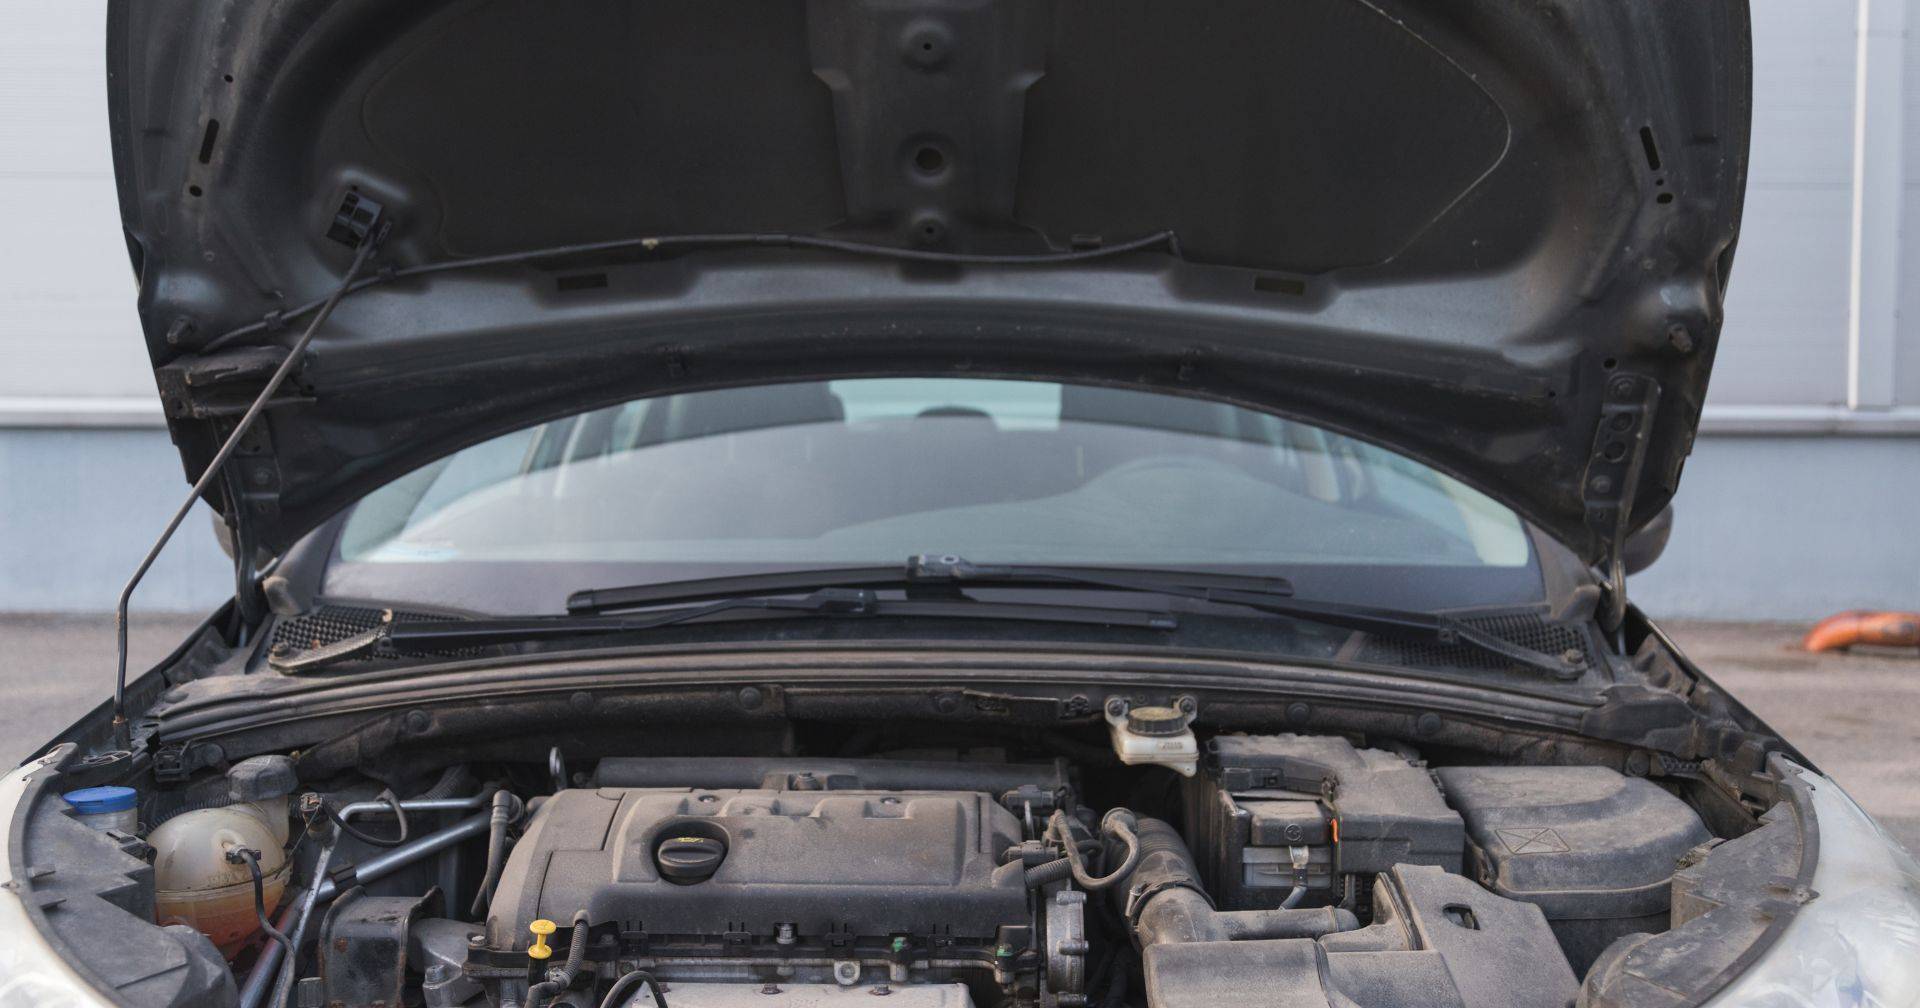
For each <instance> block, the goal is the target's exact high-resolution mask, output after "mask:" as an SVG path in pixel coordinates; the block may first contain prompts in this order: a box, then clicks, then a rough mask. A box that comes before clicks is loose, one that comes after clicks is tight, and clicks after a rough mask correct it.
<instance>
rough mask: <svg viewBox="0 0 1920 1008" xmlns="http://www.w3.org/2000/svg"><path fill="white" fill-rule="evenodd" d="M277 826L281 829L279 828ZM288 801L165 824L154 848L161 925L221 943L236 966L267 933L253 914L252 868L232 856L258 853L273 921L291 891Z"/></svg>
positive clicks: (197, 813) (200, 812) (187, 815)
mask: <svg viewBox="0 0 1920 1008" xmlns="http://www.w3.org/2000/svg"><path fill="white" fill-rule="evenodd" d="M276 820H277V821H276ZM286 836H287V815H286V799H285V798H277V799H268V800H265V801H259V802H241V803H239V804H235V805H225V806H222V807H220V808H206V809H195V810H194V811H192V812H182V813H181V814H179V815H177V816H174V817H173V818H171V819H168V820H167V821H166V822H163V823H161V824H160V825H159V826H158V827H156V828H155V829H154V831H153V832H152V833H151V834H149V835H148V837H147V842H148V843H149V844H152V845H153V852H154V858H153V879H154V888H155V890H156V891H155V893H154V907H155V912H154V916H155V918H156V919H157V920H158V921H159V922H160V923H161V924H176V923H177V924H186V925H188V926H189V927H192V928H193V929H195V930H197V931H199V932H200V933H201V934H204V935H206V936H207V937H208V938H211V939H212V940H213V943H214V945H216V946H218V947H219V949H220V951H221V953H222V954H224V955H226V956H227V957H229V958H231V957H232V956H233V955H234V954H235V953H236V952H238V951H239V950H240V948H241V947H242V946H243V945H245V944H246V943H247V941H248V939H250V938H252V937H253V936H254V935H256V934H258V933H259V931H260V918H259V916H258V914H256V913H255V912H254V906H253V876H252V874H251V873H249V872H248V871H247V865H246V862H245V861H241V862H240V863H237V864H236V863H234V862H231V861H228V860H227V854H228V852H230V851H235V850H238V849H240V848H243V847H244V848H247V849H249V850H254V851H258V852H259V854H260V874H261V875H262V876H263V881H264V883H265V884H264V885H263V886H262V890H263V893H262V895H263V898H264V900H265V902H266V907H267V912H268V913H269V914H271V913H272V912H273V909H274V907H275V906H276V905H278V904H279V902H280V895H281V893H282V892H284V891H285V889H286V887H287V874H288V871H289V866H288V864H287V860H286V854H285V852H284V851H283V850H282V846H281V845H282V844H284V843H285V842H286Z"/></svg>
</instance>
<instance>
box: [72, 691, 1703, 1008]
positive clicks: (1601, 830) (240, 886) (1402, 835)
mask: <svg viewBox="0 0 1920 1008" xmlns="http://www.w3.org/2000/svg"><path fill="white" fill-rule="evenodd" d="M1157 710H1158V711H1160V712H1161V713H1159V714H1156V715H1154V716H1155V717H1161V716H1165V717H1170V718H1171V719H1173V720H1175V721H1177V722H1179V725H1178V727H1181V728H1182V729H1183V730H1184V725H1185V722H1186V716H1185V715H1184V714H1183V713H1182V712H1181V711H1179V710H1178V709H1176V708H1159V709H1157ZM1113 720H1114V731H1115V732H1116V733H1119V732H1124V731H1128V730H1130V729H1129V728H1127V725H1128V724H1130V723H1131V722H1130V721H1129V720H1128V719H1127V718H1124V717H1123V718H1117V719H1113ZM1134 720H1141V719H1134ZM1147 720H1151V719H1147ZM1149 727H1156V726H1154V725H1149ZM1145 737H1147V738H1149V739H1151V740H1153V741H1154V745H1153V746H1138V745H1133V744H1132V743H1134V742H1137V740H1134V739H1116V740H1115V746H1114V755H1113V758H1112V759H1111V760H1107V761H1101V760H1099V759H1097V758H1095V757H1093V756H1090V754H1089V753H1088V752H1087V751H1086V749H1084V748H1081V749H1079V750H1077V755H1078V757H1081V758H1077V759H1075V760H1073V761H1071V762H1070V761H1068V760H1067V759H1063V758H1056V759H1054V760H1053V761H1051V762H1040V761H1037V760H1035V759H1034V758H1033V757H1029V761H1027V762H1020V761H1010V760H1008V759H1007V758H1006V754H1005V752H1004V751H992V750H989V751H988V752H987V753H985V754H984V758H980V757H976V758H973V759H959V758H950V759H944V760H939V761H934V760H924V759H916V758H872V759H829V758H819V757H733V758H700V759H692V758H662V757H644V758H639V757H634V758H629V757H604V758H601V759H599V760H597V761H594V762H592V763H590V764H587V765H586V766H583V767H580V768H579V772H573V773H569V772H567V771H568V770H569V768H568V767H567V766H566V765H565V763H564V761H561V760H559V759H558V758H557V756H556V758H555V759H554V760H553V765H552V766H551V767H550V768H548V773H547V774H546V775H545V776H546V778H547V780H549V781H551V783H552V785H553V786H552V787H540V786H538V785H537V784H531V785H530V783H529V782H530V781H531V780H534V779H537V777H538V774H537V772H535V771H534V770H533V768H530V767H528V766H526V765H524V764H522V765H519V766H518V767H513V766H496V767H494V768H492V769H491V770H490V771H489V773H488V776H485V777H483V776H481V775H480V774H478V773H474V772H472V768H470V767H455V768H448V769H447V770H446V772H445V774H444V775H443V776H442V779H441V781H440V782H439V783H438V784H436V786H435V787H434V788H433V789H430V790H429V793H427V794H423V795H421V796H419V797H417V798H413V799H400V798H397V797H395V796H393V795H392V794H391V793H388V794H385V795H381V796H372V797H369V796H368V795H366V794H364V793H362V794H359V795H339V794H335V795H321V794H303V795H299V796H297V797H294V798H293V799H292V800H291V801H289V796H288V795H287V794H285V791H286V790H287V789H288V788H290V787H292V786H293V778H292V774H291V763H290V762H289V761H287V760H286V758H285V757H271V758H256V759H254V760H250V761H248V762H246V763H243V764H239V765H236V766H235V767H234V768H233V769H232V770H230V771H228V772H227V778H228V779H227V780H225V781H224V782H222V781H218V780H209V781H208V782H207V784H206V785H205V789H206V790H207V791H209V792H214V791H219V790H222V789H224V791H225V793H226V795H227V798H228V800H229V801H230V802H239V804H229V805H226V806H221V807H219V808H217V809H215V808H210V809H207V810H203V811H200V812H186V813H181V814H178V815H177V816H176V817H175V818H174V819H173V820H172V821H171V822H170V823H169V824H163V828H162V829H159V830H156V831H154V832H153V833H152V834H151V838H152V840H153V841H154V846H155V847H156V849H157V855H156V858H155V868H154V871H153V875H154V879H153V881H154V883H155V884H156V888H155V891H156V892H157V893H159V894H161V895H162V896H164V897H165V899H166V900H167V901H171V902H169V903H167V905H168V906H175V905H176V904H177V905H178V906H180V907H186V908H187V909H184V910H183V909H177V908H176V909H172V910H166V911H164V912H163V914H162V915H163V916H164V917H166V919H168V920H170V921H176V922H178V923H184V924H190V925H192V926H193V928H194V929H196V930H198V931H200V932H201V933H203V934H209V935H211V934H214V933H215V931H216V930H218V929H217V928H213V927H212V925H213V924H221V925H222V926H225V924H234V927H233V928H232V929H231V930H230V931H219V934H220V935H221V936H222V937H223V940H225V941H226V942H227V945H225V946H222V947H221V948H220V949H219V950H217V951H216V950H215V948H214V946H213V945H212V944H206V945H205V946H204V948H201V949H200V951H201V953H202V958H203V959H204V958H205V957H206V956H214V955H220V954H222V953H224V954H225V955H226V957H227V959H228V960H229V961H230V962H232V963H235V964H236V965H237V964H240V963H249V962H250V963H252V965H251V966H250V967H246V968H247V969H248V973H247V976H246V978H245V979H246V983H245V985H244V990H243V991H242V995H241V998H240V1000H239V1003H240V1004H242V1005H256V1004H270V1003H275V1002H276V1001H280V1002H284V1003H290V1004H316V1005H327V1006H333V1005H339V1006H342V1008H347V1006H355V1005H366V1006H376V1005H377V1006H382V1008H397V1006H401V1005H414V1004H419V1005H424V1006H426V1008H562V1006H564V1008H593V1006H601V1008H650V1006H665V1005H671V1006H673V1008H703V1006H704V1008H715V1006H753V1008H820V1006H833V1005H847V1006H851V1005H865V1006H871V1005H875V1004H885V1005H886V1006H888V1008H896V1006H907V1008H921V1006H926V1008H935V1006H939V1008H976V1006H977V1008H1081V1006H1091V1005H1099V1006H1101V1008H1110V1006H1111V1008H1119V1006H1134V1008H1140V1006H1145V1008H1203V1006H1215V1005H1225V1004H1233V1005H1242V1004H1244V1005H1288V1006H1313V1005H1326V1006H1328V1008H1333V1006H1340V1008H1355V1006H1358V1008H1375V1006H1377V1008H1403V1006H1413V1005H1419V1006H1435V1008H1482V1006H1496V1005H1497V1006H1505V1008H1565V1006H1566V1005H1568V1004H1571V1003H1575V1002H1576V1000H1578V999H1579V998H1581V997H1582V996H1583V995H1582V994H1581V990H1582V987H1581V978H1582V977H1587V978H1588V981H1587V984H1588V987H1592V986H1593V985H1594V983H1595V982H1596V981H1595V980H1593V978H1595V977H1600V978H1602V982H1604V979H1605V978H1606V977H1608V976H1613V975H1615V974H1616V973H1617V972H1618V971H1617V970H1613V969H1612V968H1611V967H1610V966H1609V965H1608V963H1609V962H1612V961H1613V960H1615V959H1617V958H1618V957H1619V956H1620V955H1622V954H1624V953H1623V952H1621V950H1622V949H1628V948H1631V947H1633V946H1634V945H1635V943H1636V942H1644V941H1645V940H1647V936H1649V935H1654V934H1659V933H1661V932H1663V931H1666V930H1668V929H1669V928H1670V927H1677V926H1679V925H1680V924H1682V923H1684V922H1685V920H1684V919H1683V914H1684V915H1685V918H1686V919H1690V918H1691V917H1694V916H1698V915H1700V914H1701V913H1704V912H1707V911H1708V910H1709V909H1710V908H1709V907H1706V906H1705V904H1704V903H1702V901H1700V900H1697V899H1688V900H1684V901H1676V900H1675V899H1674V898H1673V894H1675V893H1688V892H1694V891H1698V890H1700V889H1701V887H1702V885H1703V883H1701V882H1699V881H1698V880H1697V879H1694V878H1693V877H1692V875H1689V873H1690V872H1691V873H1693V875H1701V874H1703V873H1706V874H1711V873H1715V872H1721V871H1722V868H1721V867H1717V866H1716V865H1717V864H1719V863H1724V862H1725V859H1724V858H1720V859H1718V862H1716V858H1715V855H1714V852H1715V851H1716V850H1718V849H1719V848H1716V847H1715V846H1714V838H1713V836H1712V835H1711V834H1710V833H1709V832H1708V830H1707V828H1706V826H1705V824H1704V823H1703V821H1702V819H1701V817H1700V816H1699V815H1698V814H1697V813H1696V812H1695V811H1694V810H1693V808H1692V807H1690V806H1689V805H1688V804H1687V803H1686V802H1685V801H1683V800H1682V799H1681V798H1680V797H1678V796H1677V795H1676V794H1675V793H1674V792H1673V791H1672V790H1669V789H1666V788H1663V787H1661V786H1660V785H1659V784H1656V783H1655V782H1653V781H1651V780H1648V779H1645V778H1640V777H1629V776H1626V775H1623V774H1621V773H1619V772H1618V771H1615V770H1612V769H1607V768H1603V767H1597V766H1515V765H1474V764H1471V763H1468V764H1463V765H1447V766H1441V767H1431V766H1428V765H1427V764H1426V763H1425V761H1424V760H1423V759H1422V758H1421V757H1420V754H1418V753H1416V752H1414V751H1413V750H1411V749H1408V748H1406V747H1404V746H1400V745H1398V744H1396V743H1391V742H1389V743H1387V744H1386V745H1384V746H1379V747H1368V746H1365V745H1356V744H1355V743H1354V742H1353V741H1352V740H1350V739H1348V738H1345V737H1341V736H1332V735H1290V734H1274V735H1220V736H1215V737H1213V738H1210V739H1208V740H1206V743H1205V744H1204V746H1201V745H1199V744H1198V741H1197V740H1196V739H1194V737H1193V736H1191V735H1190V734H1189V735H1187V736H1185V738H1184V739H1182V738H1179V737H1178V736H1175V735H1171V734H1167V733H1165V732H1160V733H1156V734H1149V735H1147V736H1145ZM1169 740H1172V741H1173V742H1174V743H1177V744H1167V743H1168V741H1169ZM1029 751H1032V750H1029ZM1039 752H1045V750H1039ZM1141 753H1146V754H1147V755H1146V756H1144V757H1141V756H1139V754H1141ZM1155 753H1160V754H1162V755H1161V756H1155V755H1154V754H1155ZM1130 754H1132V755H1133V756H1134V757H1135V758H1136V762H1133V763H1130V762H1128V760H1129V757H1130ZM902 755H903V756H904V755H905V754H902ZM955 755H956V757H957V756H958V755H962V753H955ZM263 759H264V760H265V762H262V760H263ZM1155 759H1163V760H1164V761H1163V762H1158V763H1155V762H1152V761H1153V760H1155ZM589 767H590V769H589ZM262 768H264V769H266V770H273V771H275V772H274V773H272V774H263V773H261V772H255V771H260V770H262ZM1187 770H1192V771H1193V772H1192V773H1191V774H1188V773H1186V772H1185V771H1187ZM516 774H517V775H518V780H517V781H514V780H513V779H512V778H513V777H514V776H515V775H516ZM215 785H220V786H219V787H216V786H215ZM363 787H364V785H363ZM235 810H239V812H244V813H246V816H247V817H248V818H239V817H237V816H238V813H237V812H236V811H235ZM247 810H252V811H250V812H249V811H247ZM409 810H411V819H410V818H409V814H408V813H409ZM289 815H291V816H293V817H294V818H295V820H296V821H297V822H298V823H299V824H300V825H301V827H302V829H303V830H304V832H305V838H304V840H302V839H299V838H294V837H291V836H289V837H287V838H286V839H284V840H283V839H282V838H281V835H279V834H277V833H276V832H275V829H274V827H276V826H277V818H276V817H286V816H289ZM355 817H359V818H360V819H363V820H364V819H368V818H373V819H380V818H385V819H387V822H388V825H387V827H386V828H385V829H384V830H382V829H380V828H378V827H373V826H371V825H370V824H366V823H364V822H363V823H362V825H359V826H355V825H353V819H354V818H355ZM436 817H437V818H436ZM235 823H240V824H241V825H243V826H247V828H249V829H255V831H256V832H258V833H259V834H260V839H258V840H254V841H250V842H248V843H247V845H246V846H247V847H248V848H249V849H247V850H243V851H229V852H228V856H227V858H226V861H225V862H222V863H221V864H219V865H215V866H214V867H215V868H217V869H218V870H219V871H220V872H221V873H222V874H219V875H218V876H217V877H216V876H209V879H208V881H209V882H217V883H219V885H218V886H214V887H212V888H208V887H207V886H200V887H199V888H194V887H191V886H181V885H180V884H179V880H178V879H177V878H176V877H175V876H177V875H178V874H179V871H180V866H181V865H183V864H187V863H189V859H188V858H187V857H186V855H187V854H191V853H192V852H194V851H196V850H200V849H201V848H202V847H205V845H206V844H209V843H211V844H215V846H216V847H217V846H219V844H221V843H226V841H223V840H221V839H220V838H221V837H228V839H231V838H232V836H238V835H239V834H237V833H235V832H234V831H235V830H236V829H239V828H240V827H239V826H235V825H233V824H235ZM329 823H338V824H339V829H338V830H335V829H333V828H332V827H331V826H330V825H329ZM203 824H204V825H205V826H206V828H207V829H211V830H212V831H213V832H211V833H207V832H206V830H205V829H203V828H202V826H203ZM248 824H254V825H248ZM68 825H70V826H72V828H73V829H74V830H81V829H82V828H81V827H79V826H78V825H76V824H68ZM483 825H484V826H486V827H487V828H486V829H485V830H482V829H481V826H483ZM256 826H257V829H256ZM369 829H371V830H372V832H369ZM222 831H224V832H222ZM396 831H397V835H391V836H387V835H383V834H395V833H396ZM83 832H84V831H83ZM203 833H204V834H205V835H202V834H203ZM248 835H249V836H251V834H248ZM282 844H284V845H285V846H286V849H287V850H288V854H287V856H286V864H285V866H284V867H282V866H281V864H282V863H281V861H280V860H278V859H277V858H275V857H274V851H275V850H276V849H277V848H279V847H280V846H281V845H282ZM231 846H232V844H230V843H228V844H227V847H231ZM1728 846H1729V847H1731V846H1732V845H1728ZM207 849H213V848H207ZM222 849H224V848H222ZM336 855H337V857H336ZM330 858H331V859H332V860H331V861H330V860H329V859H330ZM263 859H264V860H263ZM201 860H203V861H204V860H206V859H204V858H203V859H201ZM193 863H198V862H193ZM1736 867H1737V862H1736ZM1676 868H1678V869H1679V870H1678V872H1676ZM248 874H251V875H252V876H253V879H254V881H253V883H252V884H253V885H254V886H255V887H256V889H257V890H258V891H257V892H253V893H251V895H252V897H253V899H254V900H265V903H261V904H259V905H257V906H252V905H240V904H241V902H242V901H239V900H234V899H229V897H230V896H232V895H234V894H239V895H242V896H245V895H249V891H248V888H247V886H248V883H247V882H246V881H245V879H246V878H247V876H248ZM162 876H165V877H162ZM289 877H290V878H291V879H292V881H284V880H285V879H287V878H289ZM229 878H232V879H238V880H240V881H235V882H232V883H229V882H228V879H229ZM269 882H271V883H273V884H274V885H275V886H276V887H280V886H284V888H285V889H286V891H287V892H288V893H289V895H288V896H287V897H286V905H287V909H286V910H284V911H283V912H282V915H281V916H280V917H279V922H280V926H281V928H283V929H284V930H283V931H282V932H280V933H279V938H280V939H283V940H284V941H283V943H282V945H281V947H283V948H284V947H286V946H293V947H296V948H298V947H300V946H302V945H305V944H307V943H311V945H312V950H313V951H312V953H311V954H308V953H307V952H305V951H304V950H303V951H301V952H300V954H299V955H298V956H297V957H296V958H295V959H294V960H293V962H292V963H291V964H287V963H286V959H285V957H284V956H278V955H275V954H274V953H275V952H276V951H278V949H276V947H275V946H274V945H273V944H269V943H267V942H265V941H261V940H258V939H257V938H256V939H251V940H250V939H249V938H248V934H249V933H250V930H251V929H250V928H248V927H247V926H246V925H247V924H249V923H251V920H250V918H251V917H255V916H257V917H258V919H259V921H261V922H264V921H265V919H266V909H265V907H266V903H271V902H272V899H271V897H270V896H268V895H266V893H267V889H266V886H267V884H268V883H269ZM1709 888H1710V887H1709ZM203 897H204V898H203ZM196 900H197V901H198V902H195V901H196ZM228 903H234V904H236V905H239V911H238V912H237V914H236V913H228V912H227V911H228V910H229V909H231V908H229V907H228V906H227V904H228ZM202 904H204V908H203V909H205V910H206V912H205V913H201V912H200V911H199V910H196V909H194V908H196V907H202ZM216 904H217V905H216ZM216 910H217V911H219V913H218V914H214V911H216ZM309 910H311V913H309V912H308V911H309ZM249 912H251V913H249ZM236 922H237V923H236ZM263 933H265V932H264V929H263ZM230 949H231V950H232V951H230ZM1610 957H1612V958H1610ZM875 997H886V998H888V1000H887V1001H885V1002H878V1001H874V1000H872V999H873V998H875Z"/></svg>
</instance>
